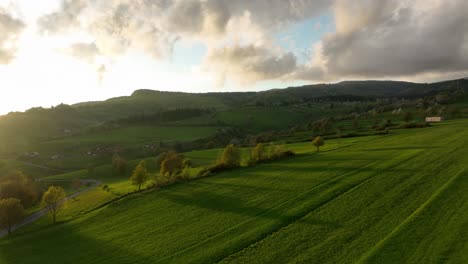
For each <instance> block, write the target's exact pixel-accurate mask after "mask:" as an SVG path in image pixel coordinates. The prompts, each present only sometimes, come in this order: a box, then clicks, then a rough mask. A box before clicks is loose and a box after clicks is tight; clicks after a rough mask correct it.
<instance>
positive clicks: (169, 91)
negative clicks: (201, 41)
mask: <svg viewBox="0 0 468 264" xmlns="http://www.w3.org/2000/svg"><path fill="white" fill-rule="evenodd" d="M463 79H468V78H467V77H461V78H456V79H450V80H439V81H435V82H409V81H403V80H389V79H382V80H377V79H367V80H340V81H337V82H322V83H314V84H304V85H299V86H286V87H279V88H266V89H261V90H245V91H200V92H197V91H182V90H181V91H177V90H172V91H171V90H158V89H146V88H145V89H135V90H133V91H132V92H131V93H129V94H125V95H117V96H114V97H109V98H104V99H102V100H90V101H78V102H71V103H64V102H60V103H57V104H55V105H51V106H44V105H39V106H31V107H29V108H26V109H24V110H18V111H8V112H6V113H2V112H0V117H1V116H5V115H8V114H10V113H23V112H25V111H27V110H30V109H32V108H45V109H50V108H53V107H56V106H58V105H61V104H65V105H71V106H73V105H77V104H81V103H94V102H104V101H107V100H111V99H114V98H120V97H129V96H132V95H133V93H135V92H137V91H141V90H148V91H154V92H168V93H187V94H208V93H238V92H240V93H251V92H265V91H272V90H283V89H289V88H299V87H303V86H315V85H322V84H324V85H334V84H339V83H343V82H372V81H375V82H408V83H415V84H432V83H438V82H449V81H456V80H463Z"/></svg>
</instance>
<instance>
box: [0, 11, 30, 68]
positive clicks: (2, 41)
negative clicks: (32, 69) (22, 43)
mask: <svg viewBox="0 0 468 264" xmlns="http://www.w3.org/2000/svg"><path fill="white" fill-rule="evenodd" d="M24 28H25V24H24V23H23V21H21V20H20V19H17V18H14V17H13V16H12V15H11V14H9V13H8V12H7V10H5V9H3V8H1V7H0V36H1V37H0V64H8V63H10V62H11V60H13V59H14V57H15V53H16V50H17V47H16V42H17V39H18V37H19V35H20V34H21V32H22V31H23V29H24Z"/></svg>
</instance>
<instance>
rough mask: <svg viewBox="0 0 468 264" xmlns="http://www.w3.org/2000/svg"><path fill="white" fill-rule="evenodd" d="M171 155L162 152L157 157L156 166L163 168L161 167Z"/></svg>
mask: <svg viewBox="0 0 468 264" xmlns="http://www.w3.org/2000/svg"><path fill="white" fill-rule="evenodd" d="M168 154H169V153H167V152H162V153H161V154H159V155H158V156H157V157H156V160H155V162H156V166H158V168H161V165H162V163H163V161H164V160H165V159H166V158H167V156H168Z"/></svg>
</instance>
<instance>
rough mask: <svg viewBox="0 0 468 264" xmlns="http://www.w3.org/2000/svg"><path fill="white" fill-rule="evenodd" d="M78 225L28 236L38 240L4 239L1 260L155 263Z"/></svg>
mask: <svg viewBox="0 0 468 264" xmlns="http://www.w3.org/2000/svg"><path fill="white" fill-rule="evenodd" d="M76 228H77V227H76ZM76 228H74V227H72V226H70V225H66V224H63V225H57V226H55V227H53V228H49V229H47V230H46V231H45V232H38V233H36V234H35V235H34V236H30V237H28V238H27V239H31V240H34V243H32V242H31V241H27V243H25V241H24V239H18V238H14V237H12V238H10V239H5V240H2V241H0V263H5V264H17V263H22V264H30V263H31V264H35V263H37V264H42V263H48V264H55V263H57V264H62V263H151V261H149V260H148V259H146V258H144V257H142V256H139V255H137V254H134V253H133V252H131V251H129V250H126V249H123V248H119V247H117V246H115V245H112V244H110V243H109V242H108V241H100V240H99V239H98V238H92V237H88V236H84V235H82V234H80V232H79V230H78V229H76ZM153 261H154V260H153Z"/></svg>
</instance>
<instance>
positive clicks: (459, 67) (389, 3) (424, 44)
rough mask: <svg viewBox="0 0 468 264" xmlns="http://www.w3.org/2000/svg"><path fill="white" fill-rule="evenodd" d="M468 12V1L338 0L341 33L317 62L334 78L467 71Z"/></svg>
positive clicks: (322, 48) (325, 42) (327, 39)
mask: <svg viewBox="0 0 468 264" xmlns="http://www.w3.org/2000/svg"><path fill="white" fill-rule="evenodd" d="M467 10H468V2H466V1H464V0H450V1H439V0H432V1H431V0H424V1H423V0H417V1H393V0H385V1H370V0H360V1H346V0H338V1H337V2H336V3H335V6H334V13H335V20H336V21H335V22H336V32H335V33H332V34H329V35H327V36H325V37H324V38H323V39H322V41H321V45H320V50H318V51H316V55H317V56H318V57H320V59H319V60H316V61H315V66H317V67H321V68H324V69H325V71H326V72H327V74H328V78H332V79H333V78H334V79H337V78H341V79H342V78H356V77H357V78H394V77H405V78H411V77H412V76H418V75H421V76H428V75H432V76H434V75H441V76H443V75H444V74H446V73H447V74H448V73H451V72H460V71H465V72H466V71H468V48H467V47H468V11H467ZM313 77H314V76H311V78H310V79H313Z"/></svg>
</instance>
